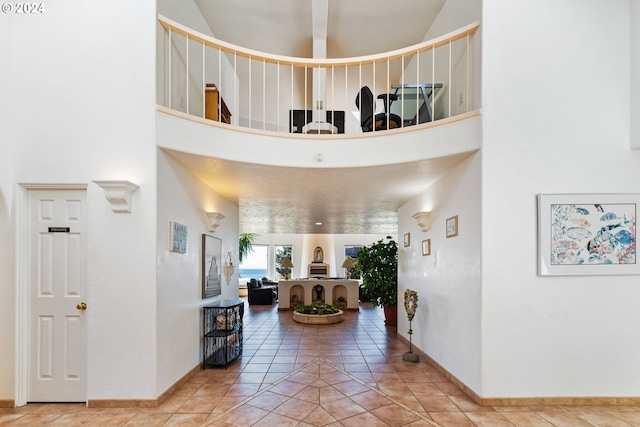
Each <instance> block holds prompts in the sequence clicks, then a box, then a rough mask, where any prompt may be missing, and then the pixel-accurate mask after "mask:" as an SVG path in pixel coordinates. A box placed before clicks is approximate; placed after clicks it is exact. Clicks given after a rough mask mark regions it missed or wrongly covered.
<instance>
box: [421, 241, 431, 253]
mask: <svg viewBox="0 0 640 427" xmlns="http://www.w3.org/2000/svg"><path fill="white" fill-rule="evenodd" d="M427 255H431V239H427V240H423V241H422V256H427Z"/></svg>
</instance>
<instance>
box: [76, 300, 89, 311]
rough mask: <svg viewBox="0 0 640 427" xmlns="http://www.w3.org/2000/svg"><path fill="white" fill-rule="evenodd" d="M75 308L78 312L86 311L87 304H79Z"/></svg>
mask: <svg viewBox="0 0 640 427" xmlns="http://www.w3.org/2000/svg"><path fill="white" fill-rule="evenodd" d="M76 308H77V309H78V310H86V309H87V303H86V302H84V301H83V302H81V303H80V304H78V305H76Z"/></svg>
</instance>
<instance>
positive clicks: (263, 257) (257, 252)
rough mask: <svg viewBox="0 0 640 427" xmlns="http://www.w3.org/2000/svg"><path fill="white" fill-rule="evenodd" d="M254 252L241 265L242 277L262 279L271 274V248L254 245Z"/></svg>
mask: <svg viewBox="0 0 640 427" xmlns="http://www.w3.org/2000/svg"><path fill="white" fill-rule="evenodd" d="M251 249H252V251H251V252H249V253H248V254H247V257H246V259H243V260H242V262H241V263H240V277H241V278H248V279H252V278H253V279H262V278H263V277H267V274H269V246H268V245H253V246H252V247H251Z"/></svg>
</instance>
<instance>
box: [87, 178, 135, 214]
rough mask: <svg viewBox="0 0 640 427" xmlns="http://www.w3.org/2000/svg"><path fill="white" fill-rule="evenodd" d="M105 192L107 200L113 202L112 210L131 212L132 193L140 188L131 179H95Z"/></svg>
mask: <svg viewBox="0 0 640 427" xmlns="http://www.w3.org/2000/svg"><path fill="white" fill-rule="evenodd" d="M93 182H94V183H96V185H98V186H100V187H101V188H102V189H103V190H104V193H105V197H106V198H107V201H108V202H109V203H111V210H112V211H114V212H118V213H123V212H124V213H129V212H131V194H132V193H133V192H134V191H136V189H137V188H138V185H137V184H134V183H133V182H130V181H93Z"/></svg>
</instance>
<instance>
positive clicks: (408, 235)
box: [404, 233, 411, 248]
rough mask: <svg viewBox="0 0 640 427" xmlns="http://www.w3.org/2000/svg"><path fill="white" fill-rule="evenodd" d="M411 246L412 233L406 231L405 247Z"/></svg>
mask: <svg viewBox="0 0 640 427" xmlns="http://www.w3.org/2000/svg"><path fill="white" fill-rule="evenodd" d="M407 246H411V233H404V247H405V248H406V247H407Z"/></svg>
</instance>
